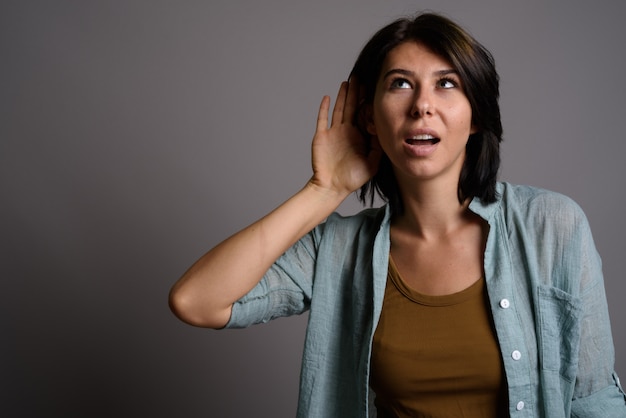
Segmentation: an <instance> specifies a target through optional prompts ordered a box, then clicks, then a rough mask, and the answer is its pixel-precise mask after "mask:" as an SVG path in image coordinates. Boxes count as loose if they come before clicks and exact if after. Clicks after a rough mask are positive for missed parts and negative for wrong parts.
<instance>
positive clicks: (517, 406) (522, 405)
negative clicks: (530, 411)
mask: <svg viewBox="0 0 626 418" xmlns="http://www.w3.org/2000/svg"><path fill="white" fill-rule="evenodd" d="M515 408H516V409H517V410H518V411H521V410H522V409H524V402H522V401H519V402H518V403H517V405H515Z"/></svg>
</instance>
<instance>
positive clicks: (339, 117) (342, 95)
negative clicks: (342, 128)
mask: <svg viewBox="0 0 626 418" xmlns="http://www.w3.org/2000/svg"><path fill="white" fill-rule="evenodd" d="M347 92H348V83H347V82H346V81H344V82H342V83H341V86H340V87H339V91H338V92H337V100H335V107H334V109H333V118H332V120H331V122H330V124H331V125H334V124H336V123H341V122H342V121H343V108H344V106H345V104H346V93H347Z"/></svg>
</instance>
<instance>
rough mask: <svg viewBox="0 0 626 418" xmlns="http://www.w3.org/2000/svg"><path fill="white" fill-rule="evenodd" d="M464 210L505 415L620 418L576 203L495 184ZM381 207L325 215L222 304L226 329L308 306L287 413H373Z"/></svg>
mask: <svg viewBox="0 0 626 418" xmlns="http://www.w3.org/2000/svg"><path fill="white" fill-rule="evenodd" d="M498 192H499V195H500V197H499V199H498V201H497V202H495V203H491V204H482V202H480V201H479V200H477V199H475V200H474V201H472V202H471V204H470V209H471V210H472V211H473V212H475V213H476V214H477V215H479V216H480V217H482V218H483V219H484V220H485V221H487V222H488V224H489V235H488V239H487V246H486V250H485V256H484V270H485V279H486V283H487V289H488V293H489V300H490V308H491V313H492V315H493V320H494V323H495V330H496V335H497V338H498V341H499V344H500V350H501V355H502V360H503V363H504V369H505V373H506V380H507V384H508V396H509V412H510V414H511V417H519V418H522V417H524V418H525V417H545V418H559V417H585V418H589V417H597V418H626V395H624V392H623V390H622V389H621V387H620V385H619V379H618V378H617V375H616V374H615V373H614V371H613V368H614V348H613V340H612V336H611V327H610V324H609V314H608V308H607V303H606V296H605V291H604V283H603V277H602V268H601V261H600V257H599V256H598V254H597V251H596V249H595V246H594V243H593V238H592V236H591V231H590V229H589V225H588V222H587V219H586V217H585V215H584V214H583V212H582V210H581V209H580V207H579V206H578V205H577V204H576V203H574V202H573V201H572V200H570V199H569V198H567V197H565V196H562V195H560V194H557V193H552V192H548V191H545V190H540V189H535V188H531V187H526V186H514V185H511V184H507V183H500V184H498ZM389 222H390V214H389V208H388V207H384V208H380V209H367V210H364V211H363V212H361V213H359V214H357V215H355V216H351V217H341V216H340V215H337V214H334V215H332V216H330V217H329V218H328V220H327V221H326V222H325V223H323V224H321V225H319V226H318V227H317V228H315V229H314V230H313V231H311V232H310V233H309V234H307V235H306V236H305V237H303V238H302V239H301V240H300V241H299V242H298V243H296V244H295V245H294V246H293V247H292V248H291V249H289V250H288V251H287V252H286V253H285V254H284V255H283V256H282V257H281V258H280V259H279V260H277V261H276V263H275V264H274V265H273V266H272V268H271V269H270V270H269V271H268V272H267V273H266V275H265V277H264V278H263V279H262V281H261V282H260V283H259V284H258V285H257V286H256V287H255V288H254V289H252V290H251V291H250V292H249V293H248V294H247V295H246V296H244V297H243V298H242V299H241V300H240V301H238V302H237V303H236V304H235V305H234V306H233V311H232V316H231V319H230V322H229V323H228V327H231V328H237V327H246V326H249V325H252V324H255V323H259V322H267V321H269V320H271V319H274V318H277V317H281V316H287V315H294V314H300V313H302V312H305V311H306V310H310V314H309V324H308V327H307V332H306V339H305V345H304V353H303V358H302V371H301V381H300V398H299V402H298V413H297V416H298V417H307V418H311V417H316V418H332V417H337V418H339V417H341V418H348V417H368V416H375V409H374V407H373V403H372V395H371V393H370V390H369V371H370V353H371V347H372V338H373V335H374V331H375V328H376V324H377V322H378V318H379V316H380V312H381V309H382V303H383V296H384V292H385V285H386V280H387V267H388V260H389V246H390V240H389Z"/></svg>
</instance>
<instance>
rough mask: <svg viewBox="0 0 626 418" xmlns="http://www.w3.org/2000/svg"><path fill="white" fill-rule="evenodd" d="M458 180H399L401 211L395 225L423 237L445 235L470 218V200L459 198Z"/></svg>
mask: <svg viewBox="0 0 626 418" xmlns="http://www.w3.org/2000/svg"><path fill="white" fill-rule="evenodd" d="M457 190H458V182H453V183H448V184H445V182H442V181H420V182H413V183H412V184H406V183H405V184H404V185H403V184H400V192H401V193H402V200H403V205H404V207H403V209H404V211H403V213H402V215H400V216H398V218H397V219H396V220H395V221H394V225H395V226H396V227H397V228H401V229H402V230H404V231H405V232H408V233H411V234H416V235H418V236H420V237H422V238H429V237H438V236H439V237H440V236H444V235H448V234H450V233H452V232H454V231H456V230H458V228H460V227H462V226H464V225H467V223H468V222H472V220H473V219H474V217H475V215H473V214H472V213H471V212H470V211H469V209H468V207H469V202H470V200H469V199H468V200H466V201H465V202H459V198H458V194H457V193H458V191H457Z"/></svg>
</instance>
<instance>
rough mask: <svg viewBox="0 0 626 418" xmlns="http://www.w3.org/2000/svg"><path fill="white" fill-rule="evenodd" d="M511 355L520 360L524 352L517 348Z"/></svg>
mask: <svg viewBox="0 0 626 418" xmlns="http://www.w3.org/2000/svg"><path fill="white" fill-rule="evenodd" d="M511 357H513V360H516V361H517V360H519V359H521V358H522V353H520V352H519V351H517V350H515V351H513V352H512V353H511Z"/></svg>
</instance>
